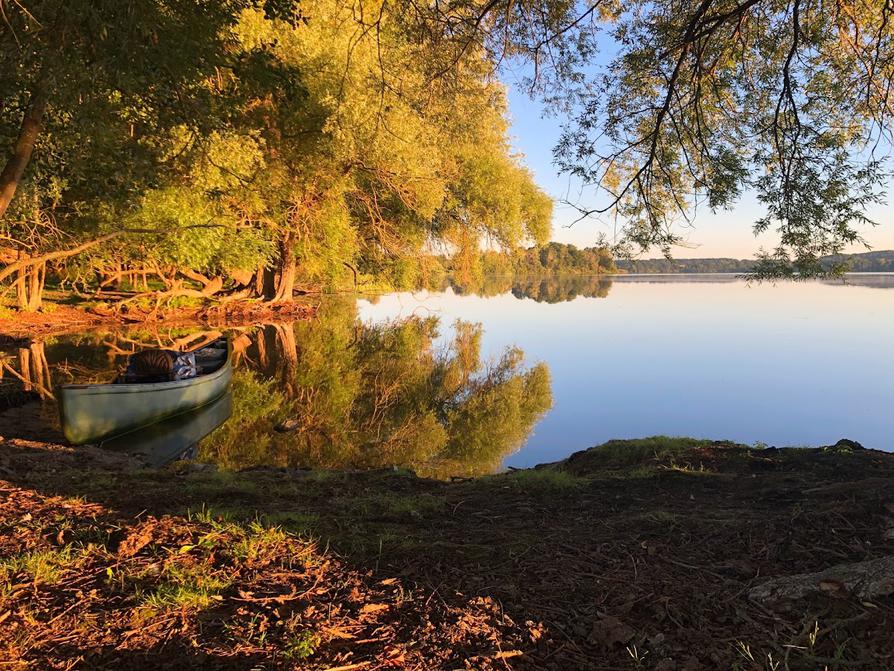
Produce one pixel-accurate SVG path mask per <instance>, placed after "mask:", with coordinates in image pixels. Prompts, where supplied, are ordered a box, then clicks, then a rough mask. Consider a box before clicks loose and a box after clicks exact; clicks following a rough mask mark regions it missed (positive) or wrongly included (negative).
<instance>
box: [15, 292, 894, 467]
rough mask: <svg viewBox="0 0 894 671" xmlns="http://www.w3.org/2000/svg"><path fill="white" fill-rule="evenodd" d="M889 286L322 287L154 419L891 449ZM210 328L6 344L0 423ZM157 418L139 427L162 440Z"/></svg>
mask: <svg viewBox="0 0 894 671" xmlns="http://www.w3.org/2000/svg"><path fill="white" fill-rule="evenodd" d="M891 289H894V275H864V276H851V277H850V278H849V280H848V283H847V284H844V285H842V284H840V283H805V284H797V285H792V284H782V285H777V286H771V285H754V286H749V285H747V284H746V283H745V282H743V281H740V280H737V279H735V278H731V277H729V276H689V277H681V276H665V277H660V276H651V277H646V276H639V277H624V278H614V279H607V278H570V279H564V280H561V281H555V280H551V281H539V280H537V281H526V282H512V281H510V280H506V279H492V280H488V282H487V283H486V284H485V286H483V287H478V288H477V291H478V293H477V295H476V294H475V293H472V292H468V293H465V292H463V290H462V289H461V288H454V289H447V290H446V291H444V292H441V293H399V294H391V295H386V296H379V297H375V298H368V299H362V300H359V301H353V300H347V299H329V300H327V301H325V302H324V304H323V305H322V307H321V312H320V317H319V318H318V319H317V320H315V321H313V322H298V323H294V324H288V323H281V324H268V325H263V326H255V327H245V328H241V329H235V330H233V329H229V331H230V333H231V335H232V337H233V338H234V343H235V350H236V374H235V376H234V383H233V388H232V398H231V399H230V400H228V401H227V404H226V407H225V408H224V409H225V410H226V413H223V410H222V409H221V408H220V407H218V408H216V409H209V410H207V411H204V414H205V416H204V417H203V416H202V412H200V413H197V414H196V416H195V417H192V418H190V417H187V418H180V419H179V420H178V421H177V422H175V423H174V424H172V425H171V427H170V429H169V433H171V434H174V433H176V435H178V436H181V437H183V436H189V437H190V438H189V440H186V439H185V438H184V439H183V440H182V441H181V442H183V443H184V445H183V446H184V447H185V446H186V445H185V443H186V442H192V441H193V440H194V439H195V438H198V437H199V436H201V435H203V433H204V432H206V431H208V430H210V429H211V428H213V427H214V426H217V425H218V424H220V422H221V421H223V420H225V419H226V420H227V421H225V422H224V423H223V425H222V426H220V427H219V428H217V429H216V430H214V431H213V432H212V433H211V434H210V435H208V436H206V437H205V438H204V439H202V440H201V441H200V442H199V445H198V452H199V458H200V459H203V460H206V461H213V462H216V463H218V464H220V465H221V466H223V467H227V468H244V467H249V466H255V465H262V464H264V465H276V466H290V467H306V466H318V467H328V468H379V467H387V466H390V465H400V466H407V467H411V468H415V469H416V470H417V471H419V472H421V473H424V474H430V475H436V476H442V477H443V476H448V475H468V474H477V473H486V472H492V471H494V470H498V469H499V468H502V467H506V466H517V467H521V466H529V465H532V464H536V463H540V462H544V461H553V460H556V459H561V458H563V457H565V456H567V455H568V454H570V453H571V452H574V451H576V450H579V449H584V448H586V447H589V446H591V445H594V444H598V443H600V442H603V441H605V440H607V439H609V438H627V437H640V436H648V435H654V434H669V435H691V436H698V437H706V438H727V439H732V440H736V441H741V442H746V443H754V442H758V441H760V442H765V443H768V444H771V445H780V446H782V445H824V444H830V443H833V442H835V441H836V440H837V439H839V438H841V437H848V438H852V439H854V440H858V441H860V442H861V443H863V444H864V445H866V446H867V447H875V448H880V449H892V448H894V441H892V440H891V437H892V433H894V431H892V428H891V427H892V424H891V421H890V417H889V415H890V412H891V408H894V358H892V355H891V347H892V344H894V309H892V308H894V291H891ZM462 293H465V295H461V294H462ZM220 330H227V329H214V328H211V327H201V328H200V327H195V328H192V329H176V330H174V329H166V328H165V327H164V326H163V325H159V326H156V327H153V328H149V327H141V328H140V329H137V330H130V331H126V332H122V331H95V332H91V333H86V334H80V335H76V336H66V337H61V338H54V339H50V340H48V341H46V342H43V343H35V344H32V345H30V346H28V347H19V348H12V349H10V350H8V351H6V352H5V353H4V357H5V358H4V359H3V363H4V365H5V366H6V374H5V375H4V377H3V380H4V384H3V385H2V387H0V389H2V391H3V396H2V398H0V401H2V403H3V406H0V407H7V408H9V409H7V410H6V411H4V412H2V413H0V432H2V435H4V436H7V437H17V435H20V436H22V437H29V436H38V437H46V436H48V435H51V434H52V432H53V431H54V430H55V429H54V425H57V421H56V420H55V412H56V410H55V406H54V403H53V400H52V399H51V398H50V393H51V392H52V388H53V386H54V385H55V384H59V383H64V382H84V381H96V380H109V379H111V378H113V377H114V375H115V374H116V371H117V370H118V369H119V368H120V367H121V366H122V365H123V362H124V360H125V357H126V356H127V354H128V353H130V352H132V351H135V350H136V349H139V348H141V347H146V346H164V347H169V346H172V345H179V346H187V345H188V344H189V343H190V341H193V343H195V342H198V341H200V340H201V339H202V338H208V337H213V336H214V333H215V331H220ZM10 371H15V372H17V373H18V374H19V375H21V376H22V377H24V378H25V379H26V380H27V381H28V384H27V385H24V384H22V383H21V382H20V381H18V380H17V379H16V377H15V376H13V375H12V374H11V373H10ZM26 387H27V388H26ZM23 392H24V393H23ZM41 397H42V400H40V401H39V402H38V401H35V402H27V403H26V401H31V400H32V399H38V398H41ZM230 407H231V408H232V410H230ZM212 415H213V416H212ZM227 416H229V419H227ZM166 430H168V429H166V428H165V427H161V428H159V427H155V428H154V429H153V430H152V431H148V430H147V431H145V432H143V435H141V436H140V437H139V438H140V440H142V442H143V444H144V446H151V447H152V449H156V447H157V446H161V445H165V444H167V450H166V451H164V450H162V452H163V453H164V454H165V455H167V454H168V453H170V452H171V450H172V449H173V447H172V446H175V442H176V441H173V439H172V440H171V441H166V440H165V439H164V436H165V431H166ZM137 442H139V441H137ZM180 447H181V446H179V445H176V448H177V450H179V449H180ZM147 449H149V448H147Z"/></svg>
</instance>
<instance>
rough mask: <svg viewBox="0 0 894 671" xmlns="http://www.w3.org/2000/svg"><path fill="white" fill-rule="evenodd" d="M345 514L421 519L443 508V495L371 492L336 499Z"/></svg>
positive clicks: (396, 518)
mask: <svg viewBox="0 0 894 671" xmlns="http://www.w3.org/2000/svg"><path fill="white" fill-rule="evenodd" d="M334 503H335V505H337V506H338V507H339V508H340V509H341V510H342V511H344V512H345V513H346V514H347V515H351V516H353V517H355V518H361V519H389V520H401V519H407V518H410V519H421V518H423V517H425V516H426V515H427V514H432V513H437V512H440V511H441V510H443V509H444V506H445V505H446V501H445V499H444V498H443V497H441V496H437V495H433V494H428V493H413V494H403V493H388V492H378V491H376V492H372V493H367V494H360V495H356V496H351V497H345V498H340V499H338V500H336V501H335V502H334Z"/></svg>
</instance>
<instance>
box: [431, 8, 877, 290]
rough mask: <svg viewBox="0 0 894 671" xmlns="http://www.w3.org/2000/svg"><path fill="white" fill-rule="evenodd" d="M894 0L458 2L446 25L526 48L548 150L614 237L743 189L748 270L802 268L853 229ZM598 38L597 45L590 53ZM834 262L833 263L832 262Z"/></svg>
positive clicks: (730, 198) (651, 239)
mask: <svg viewBox="0 0 894 671" xmlns="http://www.w3.org/2000/svg"><path fill="white" fill-rule="evenodd" d="M892 19H894V7H892V6H891V5H890V3H888V2H887V1H886V0H865V1H864V0H859V1H846V2H835V3H828V2H822V1H818V0H696V1H694V2H681V1H680V0H649V2H640V1H636V0H634V1H632V2H614V1H612V0H595V1H594V2H555V1H553V0H536V1H532V2H522V3H517V2H508V1H504V2H487V3H480V2H469V3H461V6H460V7H459V8H457V7H456V5H455V4H451V5H450V6H449V9H447V10H445V11H444V16H443V20H444V21H446V22H448V23H450V24H451V26H454V25H455V26H458V27H457V28H456V30H455V31H454V34H459V35H461V37H460V38H459V39H460V41H462V40H466V41H467V42H475V41H476V40H477V41H478V42H480V43H482V44H484V45H486V46H487V48H489V49H490V51H491V52H492V54H493V57H494V58H516V59H523V60H526V61H528V62H529V63H531V65H532V68H531V69H532V72H533V74H532V78H531V81H530V82H529V83H530V85H531V87H532V90H533V91H535V92H539V93H541V94H542V95H544V96H545V97H546V99H548V100H550V101H551V102H553V103H555V104H556V105H558V106H559V109H560V111H563V112H568V113H569V118H570V119H569V122H568V123H567V125H566V128H565V132H564V134H563V136H562V139H561V141H560V143H559V145H558V146H557V147H556V150H555V156H556V162H557V164H558V165H559V167H560V168H562V169H563V170H565V171H567V172H569V173H570V174H572V175H574V176H576V177H577V178H579V179H580V180H582V182H583V183H584V184H585V185H586V186H587V187H588V188H586V189H585V191H586V192H587V193H588V194H590V195H592V198H589V199H588V200H585V201H584V202H581V203H577V206H578V207H579V209H580V210H581V216H599V215H611V216H613V217H617V220H618V222H619V224H620V226H621V228H622V229H623V235H622V237H621V239H620V240H619V242H620V243H621V244H620V245H619V247H621V248H624V247H627V248H628V249H633V250H636V249H639V250H646V249H649V248H651V247H653V246H657V247H658V248H659V249H662V250H664V251H665V252H669V250H670V247H671V246H672V245H673V243H674V242H676V241H677V240H678V236H677V233H676V231H677V225H678V224H679V223H681V222H683V221H687V220H690V219H691V218H692V216H693V214H694V212H695V211H696V210H697V208H698V206H700V205H702V206H707V207H709V208H712V209H717V208H729V207H732V206H734V205H735V203H736V201H737V199H738V198H739V196H740V195H741V194H742V193H743V192H744V191H746V190H752V191H754V192H755V193H756V194H757V197H758V199H759V200H760V202H761V203H762V204H763V206H764V207H765V215H764V216H763V217H761V218H760V219H759V220H758V221H756V222H755V231H756V232H762V231H766V230H775V231H776V233H777V234H778V246H777V247H776V249H774V250H771V251H770V252H767V253H765V254H764V255H763V257H762V263H761V264H760V266H759V268H758V270H759V272H758V275H774V276H779V275H785V276H795V274H796V273H797V274H800V276H809V275H812V274H821V273H824V272H825V271H826V270H827V269H826V268H824V267H823V266H822V265H821V264H819V263H818V259H819V257H821V256H823V255H828V254H835V253H838V252H840V251H842V250H843V249H844V248H845V247H847V246H848V245H850V244H853V243H862V242H864V238H863V229H864V228H865V225H868V224H871V223H872V222H870V221H869V219H868V217H867V214H866V213H867V208H868V207H869V206H871V205H873V204H875V203H878V202H880V199H881V197H882V186H883V183H884V180H885V177H886V176H887V174H886V170H885V165H884V160H883V159H884V157H885V155H886V153H887V152H888V151H889V150H890V146H891V132H892V116H891V112H892V103H891V91H892V68H894V41H892V37H894V20H892ZM600 47H601V48H602V49H603V50H604V51H605V52H607V53H602V54H598V49H599V48H600ZM840 269H841V268H840V267H838V268H833V269H832V270H833V271H835V270H840Z"/></svg>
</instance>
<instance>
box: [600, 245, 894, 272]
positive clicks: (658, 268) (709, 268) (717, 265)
mask: <svg viewBox="0 0 894 671" xmlns="http://www.w3.org/2000/svg"><path fill="white" fill-rule="evenodd" d="M842 261H843V262H845V263H846V264H847V266H848V270H849V271H850V272H855V273H885V272H894V250H885V251H878V252H863V253H861V254H838V255H835V256H825V257H823V258H822V259H821V262H822V264H823V266H825V267H828V268H831V267H832V266H833V265H835V264H836V263H840V262H842ZM756 263H757V262H756V261H754V260H753V259H727V258H716V259H670V260H668V259H636V260H629V261H627V260H616V261H615V265H616V266H617V269H618V270H619V271H621V272H625V273H747V272H750V271H751V270H752V269H753V268H754V266H755V264H756Z"/></svg>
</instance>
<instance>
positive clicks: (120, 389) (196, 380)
mask: <svg viewBox="0 0 894 671" xmlns="http://www.w3.org/2000/svg"><path fill="white" fill-rule="evenodd" d="M231 367H232V366H231V364H230V361H229V358H227V360H225V361H224V362H223V363H222V364H221V365H220V367H219V368H218V369H217V370H214V371H211V372H210V373H205V374H203V375H197V376H196V377H188V378H186V379H184V380H169V381H167V382H126V383H123V384H118V383H110V382H98V383H96V384H63V385H61V386H60V387H59V389H60V390H61V391H62V392H63V396H64V395H65V394H66V392H67V393H69V394H71V393H72V392H75V393H76V395H77V396H81V395H84V396H89V395H91V394H103V395H104V394H140V393H144V394H145V393H149V392H164V391H173V390H174V389H180V388H182V387H192V386H196V385H200V384H202V383H206V382H213V381H215V380H217V379H218V378H219V377H220V376H221V375H224V374H225V373H226V370H227V369H228V368H231Z"/></svg>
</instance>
